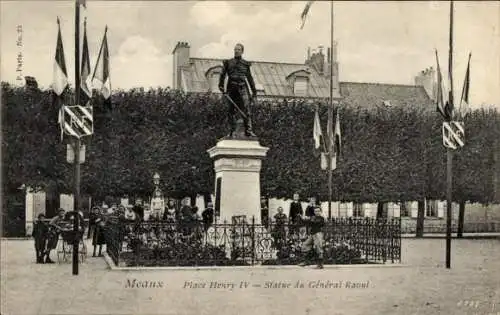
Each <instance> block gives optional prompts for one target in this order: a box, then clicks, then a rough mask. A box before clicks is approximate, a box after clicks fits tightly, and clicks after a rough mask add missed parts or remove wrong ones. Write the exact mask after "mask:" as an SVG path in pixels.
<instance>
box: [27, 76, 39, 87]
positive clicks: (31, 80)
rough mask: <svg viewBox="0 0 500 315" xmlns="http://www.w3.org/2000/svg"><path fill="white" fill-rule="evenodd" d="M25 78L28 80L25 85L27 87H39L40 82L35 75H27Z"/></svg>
mask: <svg viewBox="0 0 500 315" xmlns="http://www.w3.org/2000/svg"><path fill="white" fill-rule="evenodd" d="M24 79H25V81H26V85H25V87H26V88H28V89H38V82H37V81H36V79H35V77H31V76H25V77H24Z"/></svg>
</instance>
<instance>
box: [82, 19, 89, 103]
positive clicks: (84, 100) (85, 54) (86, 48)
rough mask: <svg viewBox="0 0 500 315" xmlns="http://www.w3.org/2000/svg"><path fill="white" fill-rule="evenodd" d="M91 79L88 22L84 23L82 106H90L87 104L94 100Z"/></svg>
mask: <svg viewBox="0 0 500 315" xmlns="http://www.w3.org/2000/svg"><path fill="white" fill-rule="evenodd" d="M89 79H90V57H89V45H88V42H87V21H86V20H85V22H84V30H83V51H82V67H81V84H80V101H81V104H80V105H84V106H88V105H90V104H87V103H88V102H89V101H90V99H91V98H92V87H91V85H90V84H89Z"/></svg>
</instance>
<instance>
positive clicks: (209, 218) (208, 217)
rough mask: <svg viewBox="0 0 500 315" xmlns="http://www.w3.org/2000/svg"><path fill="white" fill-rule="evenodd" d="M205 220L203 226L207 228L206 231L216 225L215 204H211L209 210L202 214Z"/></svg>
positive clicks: (208, 206)
mask: <svg viewBox="0 0 500 315" xmlns="http://www.w3.org/2000/svg"><path fill="white" fill-rule="evenodd" d="M201 216H202V218H203V225H204V227H205V231H206V230H208V228H209V227H210V226H211V225H212V224H213V223H214V206H213V203H211V202H209V203H208V205H207V208H206V209H205V210H203V213H202V214H201Z"/></svg>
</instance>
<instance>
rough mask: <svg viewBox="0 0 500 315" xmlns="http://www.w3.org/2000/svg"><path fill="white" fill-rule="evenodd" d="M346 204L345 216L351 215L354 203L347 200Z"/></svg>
mask: <svg viewBox="0 0 500 315" xmlns="http://www.w3.org/2000/svg"><path fill="white" fill-rule="evenodd" d="M346 206H347V216H348V217H352V216H353V214H354V213H353V212H354V211H353V210H354V204H353V203H352V202H348V203H346Z"/></svg>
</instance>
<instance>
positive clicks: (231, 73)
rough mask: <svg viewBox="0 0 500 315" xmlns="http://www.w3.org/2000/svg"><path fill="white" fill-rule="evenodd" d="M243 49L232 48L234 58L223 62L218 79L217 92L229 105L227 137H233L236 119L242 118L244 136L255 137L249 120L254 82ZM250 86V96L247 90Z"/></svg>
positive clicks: (255, 92)
mask: <svg viewBox="0 0 500 315" xmlns="http://www.w3.org/2000/svg"><path fill="white" fill-rule="evenodd" d="M243 51H244V47H243V45H242V44H236V46H235V47H234V58H232V59H228V60H224V62H223V69H222V72H221V74H220V78H219V90H220V91H221V92H222V93H224V94H225V96H224V97H225V98H226V101H227V102H228V105H229V113H228V114H229V115H228V116H229V117H228V118H229V123H230V127H231V132H230V134H229V137H233V133H234V131H235V129H236V120H237V117H242V118H243V121H244V123H245V135H246V136H247V137H256V135H255V133H254V132H253V130H252V121H251V118H250V103H251V101H252V100H253V99H254V98H255V96H256V95H257V90H256V89H255V82H254V80H253V77H252V72H251V71H250V65H251V63H250V62H248V61H246V60H244V59H243V58H242V57H241V55H242V54H243ZM226 76H227V77H228V81H227V91H224V81H225V79H226ZM247 82H248V85H249V86H250V89H251V92H252V95H250V91H249V90H248V85H247Z"/></svg>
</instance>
